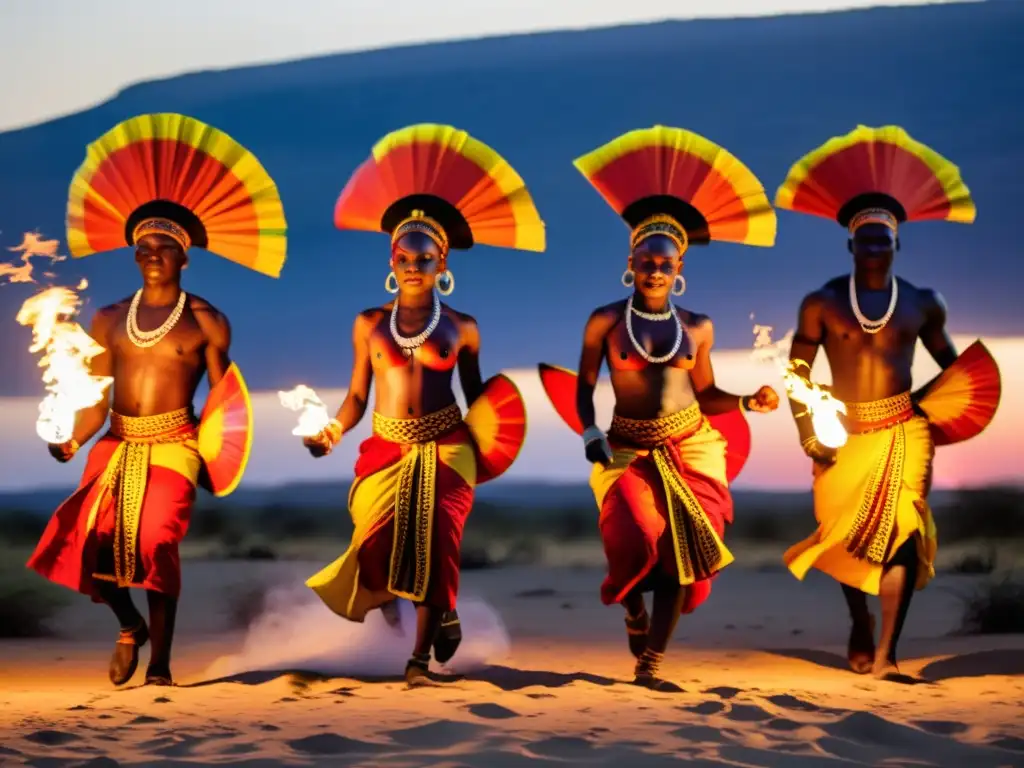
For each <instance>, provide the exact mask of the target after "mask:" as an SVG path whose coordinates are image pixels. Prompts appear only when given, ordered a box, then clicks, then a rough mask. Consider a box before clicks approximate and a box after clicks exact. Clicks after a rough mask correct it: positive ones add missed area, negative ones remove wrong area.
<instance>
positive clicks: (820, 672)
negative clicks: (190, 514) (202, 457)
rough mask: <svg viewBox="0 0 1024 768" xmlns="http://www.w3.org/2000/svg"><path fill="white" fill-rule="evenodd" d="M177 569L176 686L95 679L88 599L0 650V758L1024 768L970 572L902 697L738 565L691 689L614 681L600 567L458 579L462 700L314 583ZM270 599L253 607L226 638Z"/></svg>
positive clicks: (811, 615)
mask: <svg viewBox="0 0 1024 768" xmlns="http://www.w3.org/2000/svg"><path fill="white" fill-rule="evenodd" d="M186 568H187V570H186V572H185V578H186V584H185V592H184V594H183V599H182V608H181V615H180V618H179V625H178V630H179V633H178V639H177V642H176V645H175V657H174V671H175V675H176V677H177V682H178V684H177V685H176V686H175V687H173V688H154V687H144V686H140V685H138V684H139V683H141V681H142V670H141V669H140V672H139V673H138V674H137V678H136V679H135V680H134V681H133V682H132V683H131V684H129V685H128V686H126V687H125V688H124V689H120V690H115V689H114V688H113V687H112V686H111V685H110V684H109V682H108V681H107V680H106V660H107V657H108V654H109V651H110V647H111V644H112V640H113V633H114V632H115V628H114V627H113V625H112V619H111V617H110V616H109V615H108V614H107V612H106V610H105V609H104V608H103V607H102V606H94V605H92V604H91V603H89V602H88V601H87V600H85V599H84V598H83V599H81V600H77V601H76V602H75V603H74V604H73V605H72V606H71V607H69V608H68V609H67V610H66V611H65V613H64V615H63V616H62V617H61V621H60V625H61V627H62V628H63V630H64V632H65V634H66V635H67V636H68V637H66V638H61V639H47V640H35V641H31V642H23V641H19V642H5V643H0V763H2V764H4V765H7V764H11V765H19V764H31V765H90V766H112V765H116V764H124V765H129V764H138V765H152V764H162V765H172V764H181V765H207V764H208V765H229V764H230V765H242V764H244V765H339V766H437V767H438V768H440V766H446V767H448V768H455V767H456V766H481V768H483V767H487V766H493V768H501V767H503V766H524V767H525V768H532V767H533V766H548V765H559V766H565V765H583V766H600V765H611V764H612V763H619V762H621V763H622V764H623V765H627V764H630V765H636V766H660V765H677V764H685V765H691V766H727V765H728V766H786V767H788V766H809V767H810V766H815V767H816V766H824V767H827V766H831V765H836V766H846V765H884V766H888V767H890V768H891V767H893V766H957V767H963V768H968V767H969V768H983V767H984V766H1024V653H1022V651H1024V637H1021V636H1003V637H987V638H986V637H951V636H950V632H951V630H953V629H954V628H955V627H956V625H957V623H958V619H959V613H960V605H959V602H958V599H957V596H956V594H957V593H958V592H963V591H966V590H969V589H970V588H971V587H972V586H973V578H972V577H962V576H940V577H939V578H938V579H936V581H935V582H933V584H932V585H931V586H930V587H929V588H928V589H927V590H926V591H925V592H923V593H919V595H918V600H917V601H916V602H915V604H914V606H913V607H912V609H911V615H910V619H909V622H908V627H907V630H906V634H905V639H904V642H903V647H902V656H903V657H904V659H905V661H904V662H903V664H902V665H901V671H902V672H904V673H906V674H908V675H911V676H916V677H919V678H921V679H923V680H924V682H920V683H918V684H914V685H903V684H897V683H889V682H877V681H874V680H871V679H866V678H863V677H859V676H856V675H854V674H852V673H850V672H848V671H847V670H846V668H845V658H844V647H845V642H846V632H847V627H848V625H847V620H846V616H845V608H844V605H843V602H842V598H841V595H840V593H839V591H838V588H837V587H836V586H835V585H834V584H832V583H831V582H829V581H828V580H827V579H824V578H822V577H820V576H819V575H817V574H812V575H811V577H809V578H808V580H807V581H806V582H804V583H803V584H801V583H798V582H796V581H795V580H794V579H792V577H790V576H789V575H788V574H787V573H785V572H780V571H779V570H778V569H776V570H767V571H766V570H761V571H752V570H743V569H741V568H739V567H731V568H729V569H728V570H727V571H726V572H725V573H724V574H723V575H722V577H721V578H720V580H719V582H718V583H717V584H716V586H715V593H714V594H713V595H712V599H711V601H710V602H709V603H707V604H706V605H705V606H704V607H702V609H701V610H700V611H699V613H697V614H695V615H693V616H690V617H684V618H683V620H682V621H681V623H680V626H679V629H678V630H677V632H676V639H675V644H674V646H673V647H672V648H671V649H670V653H669V657H668V662H667V673H668V675H669V676H670V677H671V678H672V679H673V680H674V681H675V682H677V683H678V684H679V686H680V687H681V688H682V692H678V693H654V692H650V691H646V690H642V689H638V688H635V687H633V686H631V685H629V684H628V680H629V679H630V673H631V671H632V663H631V661H632V659H631V657H629V655H628V653H627V651H626V647H625V632H624V628H623V624H622V617H621V613H620V611H619V610H618V609H616V608H606V607H604V606H602V605H601V604H600V602H599V601H598V598H597V588H598V585H599V583H600V578H601V572H600V570H595V569H568V568H564V569H556V568H525V567H523V568H509V569H501V570H491V571H474V572H468V573H466V574H464V578H463V600H462V602H461V606H460V607H461V610H462V613H463V623H464V634H465V640H464V643H463V646H462V648H461V649H460V651H459V654H458V655H457V656H456V659H455V660H454V662H453V665H452V669H451V670H450V671H451V672H452V674H453V675H454V676H455V682H452V683H450V684H448V685H447V686H446V687H444V688H439V689H419V690H407V689H406V688H405V686H404V683H402V682H400V680H399V675H400V674H401V671H402V668H403V666H404V662H405V659H406V658H407V653H408V648H409V645H408V643H409V640H408V639H407V638H402V637H398V636H396V635H395V634H393V633H391V632H390V631H389V630H388V629H387V627H386V626H385V625H384V624H383V621H382V620H381V619H380V617H379V614H374V615H372V616H371V618H370V619H369V620H368V621H367V622H366V624H363V625H354V624H350V623H347V622H345V621H343V620H341V619H339V618H337V617H334V616H333V615H332V614H330V613H329V612H327V611H326V609H324V608H323V607H322V606H320V605H319V604H318V603H317V602H314V601H312V600H311V599H310V598H311V597H312V595H311V593H309V592H308V590H305V589H304V588H303V587H302V586H301V585H302V580H303V577H305V576H306V575H308V574H309V573H312V572H313V570H315V568H316V564H305V563H281V562H268V563H252V562H233V563H217V562H204V563H186ZM261 584H265V585H270V586H271V587H272V589H271V592H270V594H269V601H268V603H267V604H266V606H265V609H264V611H263V612H262V613H261V614H260V615H259V616H257V618H256V620H255V623H253V624H252V625H251V627H250V628H249V629H248V630H244V629H243V630H240V629H233V628H232V624H233V622H234V621H235V620H234V619H233V617H232V613H233V611H232V607H233V606H237V605H238V604H239V602H240V597H239V595H241V594H242V593H243V592H244V591H246V590H252V589H254V588H258V587H259V585H261ZM406 607H407V608H408V606H406ZM409 610H411V609H409ZM405 617H406V618H409V617H410V614H409V611H408V610H407V611H406V612H405ZM72 638H73V639H72ZM147 656H148V654H147V651H145V650H144V652H143V664H145V659H146V658H147Z"/></svg>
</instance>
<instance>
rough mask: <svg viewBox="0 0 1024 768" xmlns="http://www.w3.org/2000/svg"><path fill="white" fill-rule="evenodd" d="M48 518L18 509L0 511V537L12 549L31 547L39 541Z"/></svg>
mask: <svg viewBox="0 0 1024 768" xmlns="http://www.w3.org/2000/svg"><path fill="white" fill-rule="evenodd" d="M49 520H50V518H49V516H47V515H41V514H38V513H36V512H29V511H26V510H20V509H5V510H3V511H0V536H2V538H3V542H4V543H5V544H7V545H9V546H12V547H32V546H35V544H36V542H37V541H39V537H40V536H42V534H43V530H44V529H45V528H46V524H47V523H48V522H49Z"/></svg>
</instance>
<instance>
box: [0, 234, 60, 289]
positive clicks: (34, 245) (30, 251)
mask: <svg viewBox="0 0 1024 768" xmlns="http://www.w3.org/2000/svg"><path fill="white" fill-rule="evenodd" d="M57 245H58V243H57V241H56V240H43V239H42V236H41V235H39V234H38V233H36V232H26V233H25V234H24V235H22V239H21V245H16V246H14V247H13V248H8V249H7V250H8V251H14V252H15V253H17V252H19V251H20V252H21V266H18V265H17V264H12V263H10V262H7V263H0V277H4V276H7V282H8V283H34V282H36V281H35V278H33V277H32V269H33V265H32V259H34V258H35V257H37V256H42V257H44V258H47V259H49V260H50V261H51V262H53V261H63V260H64V259H65V257H64V256H61V255H60V254H58V253H57ZM46 274H47V275H50V274H52V273H46Z"/></svg>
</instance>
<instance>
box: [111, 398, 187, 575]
mask: <svg viewBox="0 0 1024 768" xmlns="http://www.w3.org/2000/svg"><path fill="white" fill-rule="evenodd" d="M110 434H111V435H113V436H114V437H117V438H119V439H120V440H121V445H119V446H118V447H117V450H116V451H115V452H114V455H113V456H112V457H111V461H110V465H109V466H108V468H107V473H106V477H105V478H104V480H105V484H106V486H107V487H108V488H110V489H111V492H112V493H113V496H114V577H115V578H116V580H117V583H118V585H120V586H127V585H129V584H134V583H135V569H136V553H137V549H138V540H139V521H140V519H141V516H142V502H143V500H144V498H145V495H146V483H147V482H148V478H149V455H150V448H151V447H152V446H153V445H155V444H156V443H180V442H184V441H186V440H189V439H194V438H195V436H196V422H195V418H194V416H193V413H192V409H191V408H181V409H179V410H177V411H170V412H168V413H160V414H157V415H155V416H122V415H121V414H119V413H113V412H111V414H110Z"/></svg>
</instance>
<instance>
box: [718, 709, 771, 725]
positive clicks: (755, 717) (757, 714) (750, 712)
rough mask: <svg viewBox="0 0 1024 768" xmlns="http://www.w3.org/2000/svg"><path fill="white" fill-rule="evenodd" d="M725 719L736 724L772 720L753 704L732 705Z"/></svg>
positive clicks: (766, 713)
mask: <svg viewBox="0 0 1024 768" xmlns="http://www.w3.org/2000/svg"><path fill="white" fill-rule="evenodd" d="M726 717H727V718H728V719H730V720H732V721H733V722H737V723H760V722H764V721H765V720H771V719H772V715H771V713H769V712H766V711H764V710H763V709H761V708H760V707H758V706H755V705H753V704H733V705H732V707H731V708H730V709H729V712H728V713H727V714H726Z"/></svg>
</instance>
